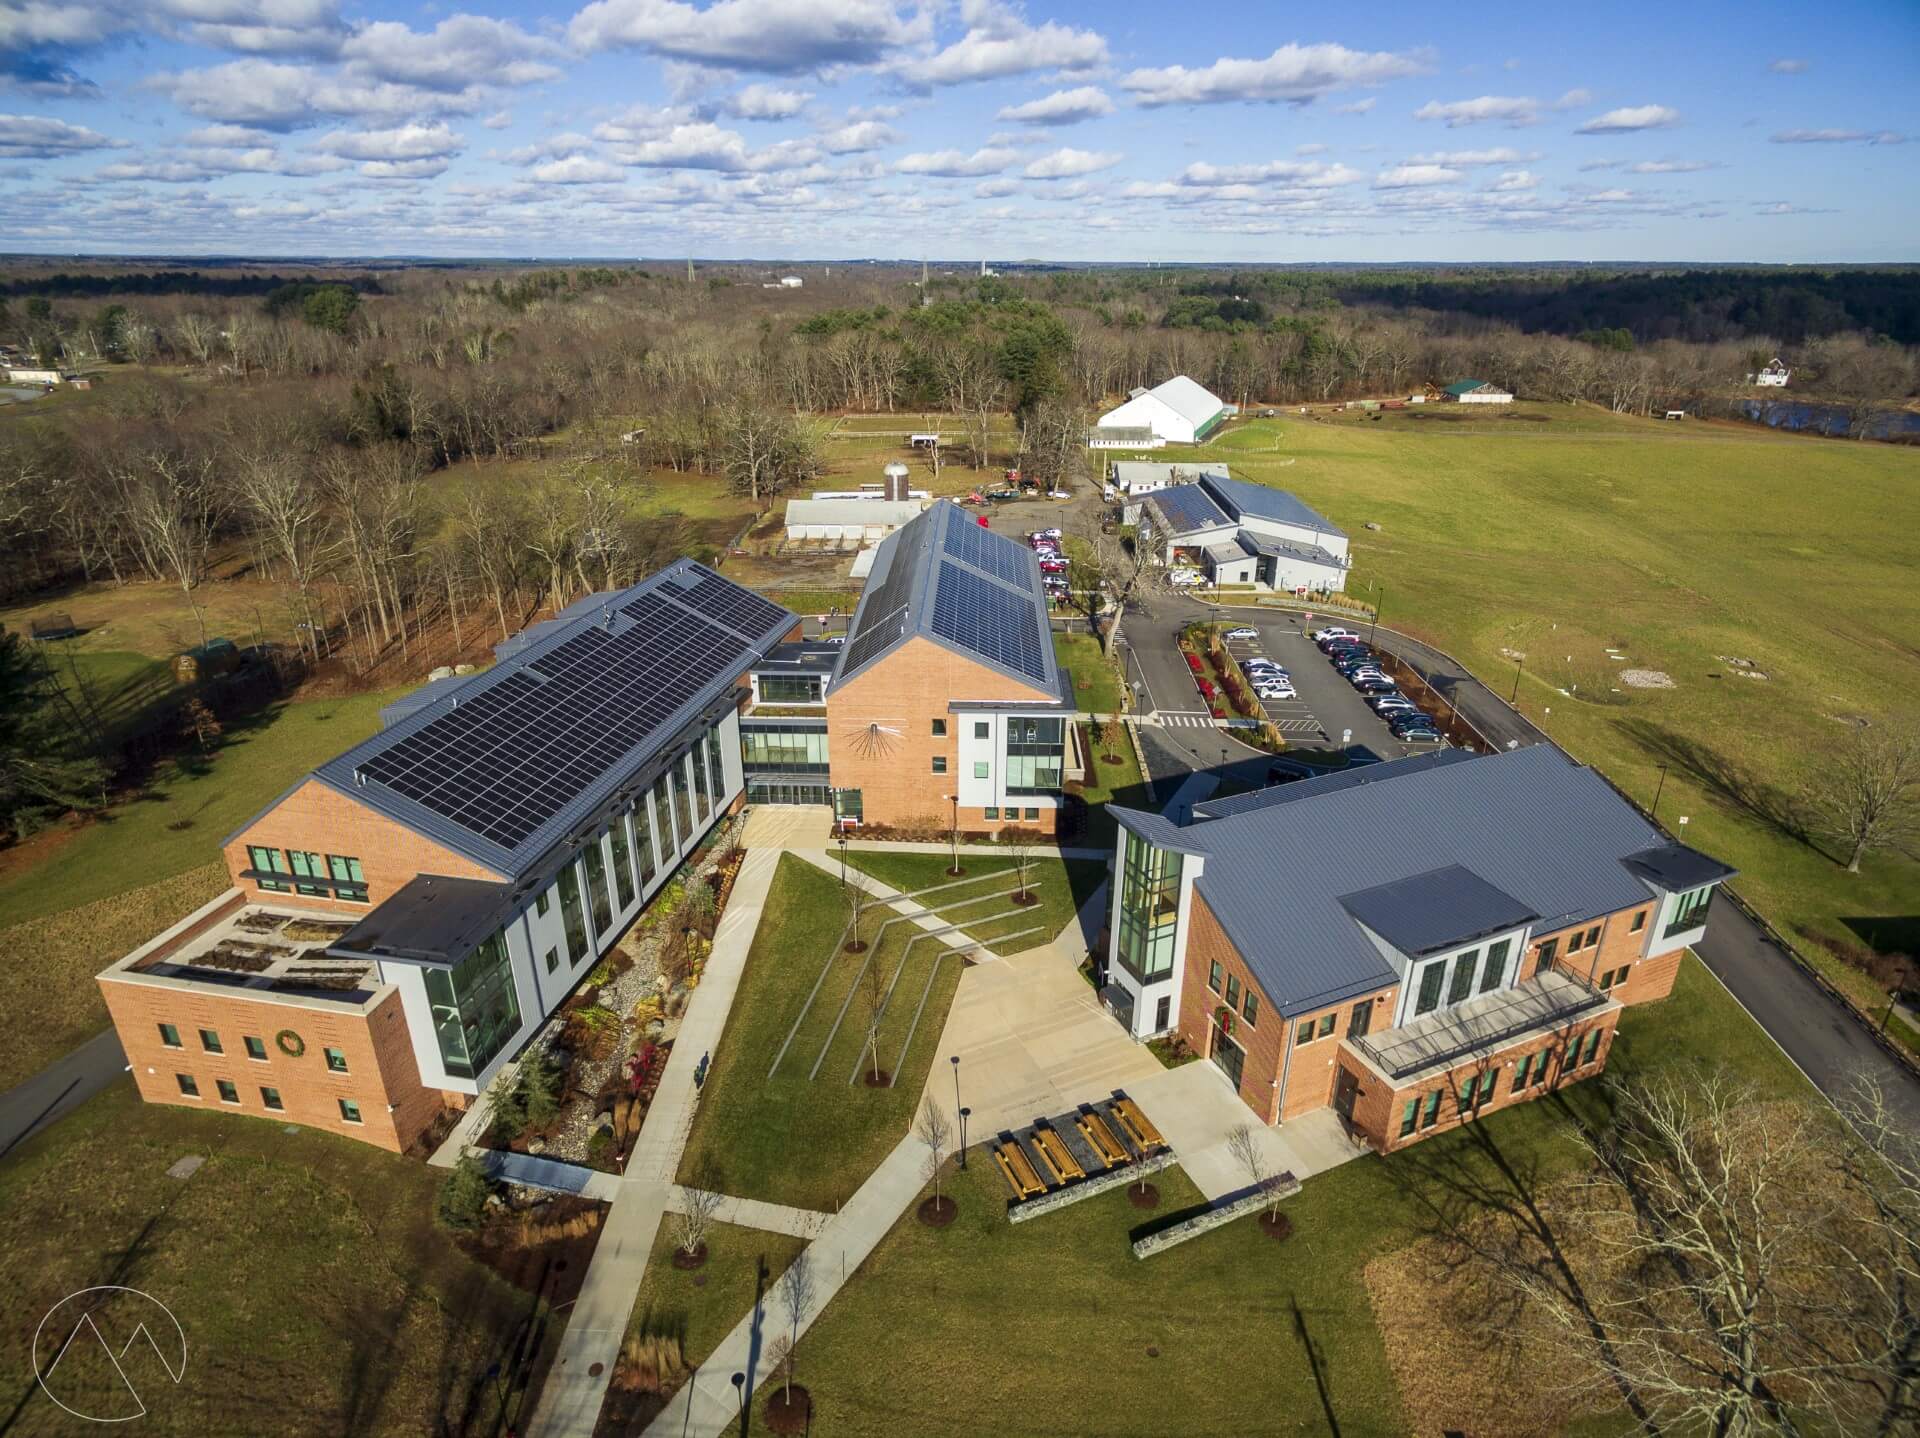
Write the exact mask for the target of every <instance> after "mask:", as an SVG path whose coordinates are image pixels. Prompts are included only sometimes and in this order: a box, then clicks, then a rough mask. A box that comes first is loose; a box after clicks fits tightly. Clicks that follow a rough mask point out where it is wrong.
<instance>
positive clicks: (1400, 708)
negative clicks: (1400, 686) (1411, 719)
mask: <svg viewBox="0 0 1920 1438" xmlns="http://www.w3.org/2000/svg"><path fill="white" fill-rule="evenodd" d="M1367 703H1368V704H1369V705H1371V706H1372V707H1373V712H1374V713H1376V714H1378V715H1379V716H1380V717H1381V718H1382V719H1387V718H1391V717H1392V716H1393V715H1395V714H1418V713H1419V712H1420V706H1419V705H1417V704H1415V703H1414V702H1413V701H1412V700H1411V699H1409V698H1407V696H1406V695H1404V694H1402V693H1400V692H1399V691H1398V690H1396V689H1389V690H1387V691H1386V693H1384V694H1374V695H1369V696H1368V698H1367Z"/></svg>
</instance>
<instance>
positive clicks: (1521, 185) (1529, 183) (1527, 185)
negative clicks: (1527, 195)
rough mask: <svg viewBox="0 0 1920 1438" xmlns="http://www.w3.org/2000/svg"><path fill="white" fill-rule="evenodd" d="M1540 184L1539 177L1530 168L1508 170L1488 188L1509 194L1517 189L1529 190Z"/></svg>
mask: <svg viewBox="0 0 1920 1438" xmlns="http://www.w3.org/2000/svg"><path fill="white" fill-rule="evenodd" d="M1539 184H1540V177H1539V176H1538V175H1536V174H1534V173H1533V172H1532V171H1531V170H1508V171H1507V172H1506V173H1505V174H1503V175H1501V176H1500V178H1499V179H1498V180H1495V181H1494V182H1493V184H1492V185H1491V186H1489V188H1490V189H1492V190H1494V191H1495V192H1496V193H1502V194H1510V193H1513V192H1515V191H1518V190H1531V189H1534V188H1536V187H1538V185H1539Z"/></svg>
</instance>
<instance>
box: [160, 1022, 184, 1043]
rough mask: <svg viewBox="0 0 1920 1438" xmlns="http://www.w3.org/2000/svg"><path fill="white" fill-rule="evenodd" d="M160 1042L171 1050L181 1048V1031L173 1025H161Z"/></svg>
mask: <svg viewBox="0 0 1920 1438" xmlns="http://www.w3.org/2000/svg"><path fill="white" fill-rule="evenodd" d="M160 1042H161V1043H163V1044H165V1045H166V1046H167V1047H168V1048H170V1049H177V1048H180V1047H181V1046H182V1045H181V1043H180V1030H178V1029H176V1028H175V1027H174V1026H173V1025H172V1024H162V1025H160Z"/></svg>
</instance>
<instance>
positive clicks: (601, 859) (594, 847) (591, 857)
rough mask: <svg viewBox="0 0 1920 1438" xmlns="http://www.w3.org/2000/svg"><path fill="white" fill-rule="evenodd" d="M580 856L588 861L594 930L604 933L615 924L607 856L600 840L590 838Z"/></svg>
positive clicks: (588, 880)
mask: <svg viewBox="0 0 1920 1438" xmlns="http://www.w3.org/2000/svg"><path fill="white" fill-rule="evenodd" d="M580 857H581V858H583V859H585V860H586V861H587V900H588V902H589V903H591V904H592V905H593V931H594V933H596V934H604V933H605V932H606V931H607V930H608V928H609V927H611V926H612V924H613V908H612V905H611V904H610V903H609V902H608V900H607V858H606V855H605V854H604V853H603V852H602V851H601V848H600V841H599V840H598V839H591V840H589V841H588V843H587V847H586V848H585V849H583V850H582V851H581V854H580Z"/></svg>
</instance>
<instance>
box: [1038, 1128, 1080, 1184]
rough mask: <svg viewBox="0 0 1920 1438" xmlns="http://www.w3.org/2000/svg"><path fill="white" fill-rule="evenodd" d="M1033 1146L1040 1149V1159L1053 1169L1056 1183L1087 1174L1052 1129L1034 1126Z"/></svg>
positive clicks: (1064, 1142)
mask: <svg viewBox="0 0 1920 1438" xmlns="http://www.w3.org/2000/svg"><path fill="white" fill-rule="evenodd" d="M1033 1146H1034V1147H1035V1148H1037V1149H1039V1150H1040V1158H1041V1161H1042V1162H1044V1163H1045V1164H1046V1166H1047V1167H1048V1168H1050V1169H1052V1170H1053V1181H1054V1182H1055V1183H1056V1184H1061V1183H1065V1182H1066V1181H1067V1180H1068V1179H1072V1178H1085V1177H1086V1176H1087V1172H1086V1170H1085V1169H1083V1168H1081V1167H1080V1161H1079V1160H1078V1159H1076V1158H1075V1157H1074V1156H1073V1154H1072V1153H1071V1152H1069V1151H1068V1149H1067V1144H1066V1140H1065V1139H1063V1138H1061V1137H1060V1135H1059V1134H1057V1133H1055V1132H1054V1131H1053V1130H1052V1129H1050V1128H1036V1129H1035V1130H1034V1131H1033Z"/></svg>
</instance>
